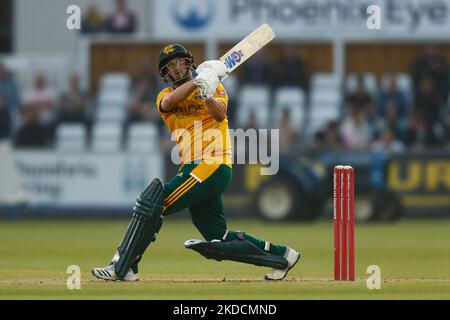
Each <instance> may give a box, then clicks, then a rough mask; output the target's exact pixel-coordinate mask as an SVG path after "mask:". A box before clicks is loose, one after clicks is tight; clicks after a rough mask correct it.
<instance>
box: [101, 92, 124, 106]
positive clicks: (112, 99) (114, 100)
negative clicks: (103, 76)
mask: <svg viewBox="0 0 450 320" xmlns="http://www.w3.org/2000/svg"><path fill="white" fill-rule="evenodd" d="M128 97H129V93H128V91H125V90H123V89H111V88H104V89H101V90H100V93H99V98H98V103H99V105H121V106H125V104H126V102H127V100H128Z"/></svg>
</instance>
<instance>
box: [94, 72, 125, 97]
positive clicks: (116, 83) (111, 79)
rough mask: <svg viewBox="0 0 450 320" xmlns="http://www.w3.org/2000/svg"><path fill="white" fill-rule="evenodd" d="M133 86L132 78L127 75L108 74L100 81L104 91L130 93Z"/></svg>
mask: <svg viewBox="0 0 450 320" xmlns="http://www.w3.org/2000/svg"><path fill="white" fill-rule="evenodd" d="M130 86H131V79H130V76H129V75H128V74H126V73H119V72H117V73H106V74H104V75H103V76H102V78H101V80H100V87H101V88H102V89H105V88H108V89H118V90H120V91H126V92H128V91H129V90H130Z"/></svg>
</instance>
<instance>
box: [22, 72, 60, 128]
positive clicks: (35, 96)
mask: <svg viewBox="0 0 450 320" xmlns="http://www.w3.org/2000/svg"><path fill="white" fill-rule="evenodd" d="M55 101H56V91H55V90H54V89H53V88H52V87H50V86H48V85H47V83H46V80H45V77H44V75H43V74H42V73H38V74H37V75H36V76H35V79H34V86H33V87H32V88H30V89H28V90H27V91H26V92H25V98H24V103H25V104H26V105H29V107H30V108H35V109H36V110H37V112H38V120H39V122H40V123H41V124H43V125H48V126H49V125H52V124H53V122H54V120H55V116H56V112H55Z"/></svg>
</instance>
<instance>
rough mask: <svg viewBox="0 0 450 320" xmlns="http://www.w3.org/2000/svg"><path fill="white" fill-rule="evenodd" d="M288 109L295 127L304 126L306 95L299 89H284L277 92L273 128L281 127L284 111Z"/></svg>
mask: <svg viewBox="0 0 450 320" xmlns="http://www.w3.org/2000/svg"><path fill="white" fill-rule="evenodd" d="M285 108H288V109H289V113H290V116H291V120H292V123H293V125H294V126H296V127H298V128H300V127H302V126H303V122H304V118H305V93H304V92H303V90H302V89H300V88H297V87H282V88H279V89H278V90H277V91H276V92H275V118H274V123H273V127H276V128H277V127H279V125H280V120H281V115H282V111H283V109H285Z"/></svg>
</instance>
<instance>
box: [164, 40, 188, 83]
mask: <svg viewBox="0 0 450 320" xmlns="http://www.w3.org/2000/svg"><path fill="white" fill-rule="evenodd" d="M174 58H187V59H188V60H189V62H190V63H191V66H190V68H191V70H195V69H196V66H195V61H194V57H193V56H192V54H191V53H190V52H189V51H188V50H187V49H186V48H185V47H184V46H182V45H181V44H169V45H168V46H166V47H164V48H163V49H162V50H161V52H160V53H159V62H158V72H159V75H160V76H161V78H163V80H164V81H166V82H169V81H168V80H167V79H166V77H165V76H164V74H163V72H162V69H163V68H164V66H165V65H166V64H167V63H168V62H169V61H170V60H172V59H174ZM185 78H187V77H185ZM185 78H183V79H181V80H178V81H177V82H181V81H183V80H185Z"/></svg>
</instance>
